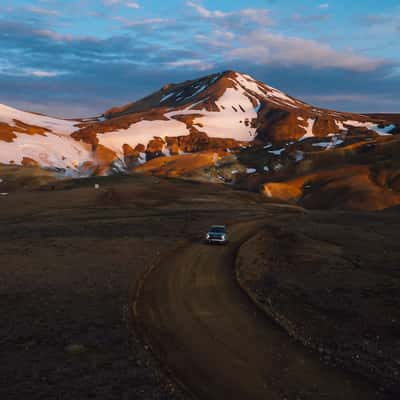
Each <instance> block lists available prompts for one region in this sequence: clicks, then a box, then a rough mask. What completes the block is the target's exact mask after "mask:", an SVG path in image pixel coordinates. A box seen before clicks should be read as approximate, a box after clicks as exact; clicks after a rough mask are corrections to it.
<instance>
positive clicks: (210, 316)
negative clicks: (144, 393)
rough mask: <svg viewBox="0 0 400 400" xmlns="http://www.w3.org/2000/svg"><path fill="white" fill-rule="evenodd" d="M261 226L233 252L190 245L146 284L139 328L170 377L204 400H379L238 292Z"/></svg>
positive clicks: (235, 238) (236, 232) (138, 303)
mask: <svg viewBox="0 0 400 400" xmlns="http://www.w3.org/2000/svg"><path fill="white" fill-rule="evenodd" d="M258 228H260V221H253V222H247V223H241V224H238V225H235V226H234V227H233V228H232V229H231V242H230V244H229V245H228V246H224V247H220V246H207V245H205V244H202V243H191V244H188V246H186V247H184V248H182V249H181V250H180V251H178V252H176V254H175V255H174V256H172V257H171V258H170V259H166V260H164V261H163V262H162V263H161V264H160V265H158V266H157V267H156V268H154V269H153V270H152V271H151V272H150V273H149V274H148V275H147V276H146V278H145V280H144V281H143V285H141V287H140V289H139V290H138V291H137V296H136V299H135V303H134V306H133V307H134V314H135V317H136V320H137V324H138V327H139V329H140V330H141V332H142V334H143V335H144V336H145V338H146V340H147V341H148V342H149V343H150V344H151V347H152V348H153V350H154V351H155V353H156V354H157V356H158V357H159V358H160V360H161V361H162V362H163V363H165V365H167V366H168V368H169V370H170V371H172V373H173V374H174V375H175V376H176V377H177V379H178V380H179V381H181V382H183V383H184V384H185V385H186V386H187V387H188V388H189V389H190V391H191V392H192V393H194V394H195V395H196V396H197V397H198V398H201V399H218V400H221V399H230V400H233V399H241V400H243V399H271V400H274V399H279V400H282V399H285V398H286V399H288V400H290V399H332V400H333V399H335V400H339V399H351V400H357V399H362V400H368V399H378V398H380V397H379V395H378V394H377V393H376V391H375V388H374V387H372V386H370V385H369V384H368V383H366V382H363V381H361V380H359V378H357V377H355V376H353V375H350V374H347V373H346V372H343V371H340V370H339V369H335V368H332V367H327V366H325V365H323V364H322V363H321V362H320V361H319V360H318V358H317V357H316V356H314V355H313V354H310V353H309V352H308V351H307V350H305V349H304V348H303V347H302V346H301V345H299V344H297V343H294V342H293V340H292V339H290V338H289V336H288V335H287V334H286V333H285V332H284V331H282V330H281V329H280V328H279V327H277V326H276V324H275V323H274V322H273V321H271V320H269V319H268V318H267V317H266V316H265V315H264V314H263V313H261V312H260V311H259V310H258V309H257V308H256V307H255V305H254V304H253V303H251V302H250V300H249V299H248V297H247V296H246V295H245V294H244V293H243V292H242V291H241V290H240V289H239V286H238V285H237V283H236V281H235V278H234V270H233V265H234V260H235V255H236V253H237V250H238V248H239V247H240V244H241V243H243V242H244V241H245V240H246V239H247V238H249V237H250V236H251V235H252V234H253V233H255V232H256V231H257V229H258Z"/></svg>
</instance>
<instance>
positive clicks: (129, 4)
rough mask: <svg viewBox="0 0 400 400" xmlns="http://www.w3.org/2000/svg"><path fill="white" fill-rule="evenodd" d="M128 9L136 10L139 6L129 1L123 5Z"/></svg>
mask: <svg viewBox="0 0 400 400" xmlns="http://www.w3.org/2000/svg"><path fill="white" fill-rule="evenodd" d="M125 5H126V6H127V7H128V8H133V9H138V8H140V4H139V3H136V2H134V1H130V2H128V3H126V4H125Z"/></svg>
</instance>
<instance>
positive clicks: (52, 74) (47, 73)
mask: <svg viewBox="0 0 400 400" xmlns="http://www.w3.org/2000/svg"><path fill="white" fill-rule="evenodd" d="M27 75H31V76H35V77H37V78H54V77H55V76H57V75H59V74H58V73H57V72H50V71H40V70H38V71H29V72H27Z"/></svg>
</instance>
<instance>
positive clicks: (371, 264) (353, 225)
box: [236, 209, 400, 397]
mask: <svg viewBox="0 0 400 400" xmlns="http://www.w3.org/2000/svg"><path fill="white" fill-rule="evenodd" d="M399 224H400V214H399V210H398V209H393V210H390V211H385V212H383V213H345V212H340V213H338V212H336V213H332V212H331V213H329V214H328V213H323V212H317V213H312V214H309V213H306V214H304V215H302V216H299V217H298V218H297V219H296V220H293V221H291V223H290V224H288V225H286V226H282V225H281V226H279V225H277V224H276V223H274V222H273V221H271V223H270V224H269V226H267V227H266V228H265V229H263V230H262V231H260V232H259V233H258V234H257V235H256V236H254V237H253V238H251V239H250V240H249V241H247V242H246V243H245V244H244V245H242V247H241V249H240V251H239V255H238V258H237V260H236V266H237V276H238V279H239V281H240V283H241V286H242V287H243V288H244V289H245V290H246V292H247V293H248V294H249V295H250V297H251V298H252V299H253V300H254V301H255V302H256V303H257V304H258V305H259V306H260V307H261V308H262V309H263V310H264V311H265V312H266V313H267V314H268V315H269V316H271V317H272V318H273V319H274V320H275V321H277V323H278V324H279V325H280V326H282V327H283V328H284V329H285V330H286V331H287V332H288V333H289V334H290V335H291V336H292V337H294V338H295V339H296V340H298V341H300V342H301V343H303V344H304V345H305V346H307V347H309V348H311V349H313V350H314V351H315V352H317V353H318V354H320V357H321V359H322V360H323V362H326V363H328V364H333V365H340V366H344V367H345V368H346V369H349V370H352V371H354V372H356V373H357V374H360V375H362V376H364V377H366V378H367V379H369V380H370V381H372V382H375V383H377V384H379V385H380V386H381V387H382V388H386V389H389V390H390V391H391V392H392V393H393V396H394V397H396V394H397V396H398V394H399V393H400V385H399V382H400V380H399V373H400V342H399V335H398V332H399V329H400V314H399V305H400V297H399V291H398V288H399V285H400V275H399V268H398V265H399V260H400V252H399V248H398V240H397V231H398V227H399Z"/></svg>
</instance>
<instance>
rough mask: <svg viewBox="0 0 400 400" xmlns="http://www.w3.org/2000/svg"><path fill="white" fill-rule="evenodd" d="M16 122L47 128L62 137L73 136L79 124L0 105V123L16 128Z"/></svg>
mask: <svg viewBox="0 0 400 400" xmlns="http://www.w3.org/2000/svg"><path fill="white" fill-rule="evenodd" d="M14 120H18V121H21V122H24V123H25V124H29V125H35V126H39V127H42V128H46V129H49V130H50V131H52V132H54V133H58V134H60V135H69V134H71V133H72V132H74V131H75V130H77V128H76V125H77V124H79V121H73V120H66V119H60V118H53V117H47V116H44V115H39V114H33V113H29V112H25V111H20V110H17V109H15V108H12V107H8V106H5V105H3V104H0V121H1V122H5V123H6V124H8V125H11V126H16V124H15V122H14Z"/></svg>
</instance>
